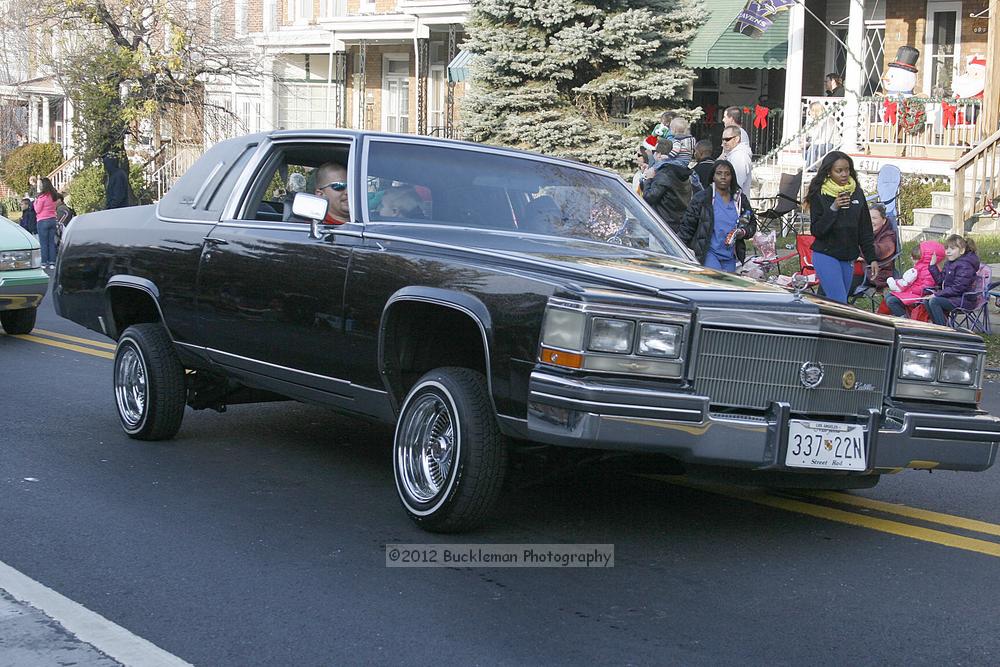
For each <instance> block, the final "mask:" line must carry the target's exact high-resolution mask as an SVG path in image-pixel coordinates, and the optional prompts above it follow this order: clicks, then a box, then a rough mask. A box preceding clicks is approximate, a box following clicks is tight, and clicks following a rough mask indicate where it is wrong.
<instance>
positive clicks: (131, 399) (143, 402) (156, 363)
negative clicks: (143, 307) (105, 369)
mask: <svg viewBox="0 0 1000 667" xmlns="http://www.w3.org/2000/svg"><path fill="white" fill-rule="evenodd" d="M114 387H115V405H116V407H117V408H118V419H119V420H120V421H121V424H122V429H123V430H124V431H125V433H126V434H127V435H128V436H129V437H130V438H135V439H136V440H168V439H170V438H172V437H174V436H175V435H177V431H178V430H180V427H181V420H182V419H183V418H184V406H185V403H186V399H187V388H186V386H185V377H184V366H182V365H181V361H180V358H179V357H178V356H177V351H176V350H175V349H174V344H173V341H171V340H170V336H169V335H168V334H167V330H166V329H164V328H163V327H162V326H161V325H159V324H135V325H133V326H130V327H129V328H127V329H125V332H124V333H123V334H122V335H121V338H120V339H119V340H118V348H117V349H116V350H115V364H114Z"/></svg>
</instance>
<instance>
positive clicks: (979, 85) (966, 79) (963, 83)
mask: <svg viewBox="0 0 1000 667" xmlns="http://www.w3.org/2000/svg"><path fill="white" fill-rule="evenodd" d="M951 89H952V91H953V92H954V93H955V97H958V98H960V99H969V98H972V97H979V98H982V96H983V90H985V89H986V58H985V57H984V56H981V55H974V56H969V57H968V58H966V60H965V72H963V73H962V74H960V75H959V76H956V77H955V80H954V81H953V82H952V85H951Z"/></svg>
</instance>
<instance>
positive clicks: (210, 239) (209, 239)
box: [203, 236, 229, 245]
mask: <svg viewBox="0 0 1000 667" xmlns="http://www.w3.org/2000/svg"><path fill="white" fill-rule="evenodd" d="M203 240H204V241H205V243H206V244H208V245H229V241H227V240H226V239H217V238H215V237H214V236H206V237H205V238H204V239H203Z"/></svg>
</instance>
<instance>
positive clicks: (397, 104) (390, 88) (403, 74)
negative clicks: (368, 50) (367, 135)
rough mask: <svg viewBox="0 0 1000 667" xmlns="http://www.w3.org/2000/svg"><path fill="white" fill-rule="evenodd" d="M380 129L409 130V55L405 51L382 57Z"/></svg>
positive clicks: (388, 130) (390, 130)
mask: <svg viewBox="0 0 1000 667" xmlns="http://www.w3.org/2000/svg"><path fill="white" fill-rule="evenodd" d="M382 130H383V131H384V132H409V131H410V57H409V54H405V53H399V54H397V53H391V54H385V55H384V56H383V58H382Z"/></svg>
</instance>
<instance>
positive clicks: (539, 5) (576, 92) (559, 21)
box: [462, 0, 704, 169]
mask: <svg viewBox="0 0 1000 667" xmlns="http://www.w3.org/2000/svg"><path fill="white" fill-rule="evenodd" d="M702 8H703V6H702V3H701V0H617V1H615V0H612V1H611V2H597V1H596V0H474V1H473V3H472V16H471V17H470V21H469V23H468V26H467V38H466V41H465V43H464V45H463V48H465V49H467V50H468V51H470V52H471V53H472V54H473V58H472V62H471V75H472V82H471V85H470V89H469V90H468V91H467V93H466V95H465V98H464V100H463V106H462V123H463V125H464V128H465V135H466V138H468V139H471V140H473V141H482V142H486V143H492V144H499V145H504V146H513V147H517V148H525V149H528V150H534V151H539V152H542V153H546V154H549V155H557V156H561V157H568V158H573V159H577V160H582V161H584V162H588V163H591V164H597V165H601V166H605V167H610V168H618V169H623V168H627V167H629V166H630V165H631V160H632V155H633V154H634V153H635V147H636V145H637V144H638V142H639V137H640V135H642V134H643V133H645V132H648V131H649V129H650V128H651V127H652V124H653V122H654V121H655V118H656V117H657V116H658V115H659V113H660V112H661V111H664V110H668V109H679V108H680V107H682V106H683V102H684V101H683V100H682V99H681V96H682V95H684V94H685V91H686V90H687V86H688V83H689V82H690V81H691V80H692V79H693V76H694V75H693V73H692V71H691V70H690V69H687V68H686V67H684V65H683V61H684V58H685V56H686V55H687V45H688V43H689V42H690V41H691V39H692V38H693V37H694V34H695V32H696V31H697V28H698V26H699V25H700V24H701V23H702V21H703V20H704V18H703V14H704V12H703V11H702ZM688 115H690V113H688ZM613 118H627V119H628V121H629V123H628V127H621V126H619V125H616V124H615V123H613V122H612V119H613Z"/></svg>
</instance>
